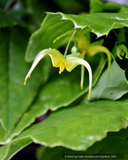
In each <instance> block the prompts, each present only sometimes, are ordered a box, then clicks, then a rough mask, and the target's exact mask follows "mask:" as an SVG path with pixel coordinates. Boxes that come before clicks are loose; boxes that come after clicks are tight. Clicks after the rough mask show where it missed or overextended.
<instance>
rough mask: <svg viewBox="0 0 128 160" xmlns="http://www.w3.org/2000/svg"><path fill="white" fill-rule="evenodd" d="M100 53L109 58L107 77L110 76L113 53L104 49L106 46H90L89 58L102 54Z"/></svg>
mask: <svg viewBox="0 0 128 160" xmlns="http://www.w3.org/2000/svg"><path fill="white" fill-rule="evenodd" d="M100 52H104V53H106V54H107V57H108V73H107V75H106V77H107V76H108V75H109V72H110V67H111V53H110V51H109V50H108V49H107V48H106V47H104V46H100V45H98V46H90V47H89V48H88V55H89V56H94V55H95V54H97V53H100Z"/></svg>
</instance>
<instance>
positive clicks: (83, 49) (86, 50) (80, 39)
mask: <svg viewBox="0 0 128 160" xmlns="http://www.w3.org/2000/svg"><path fill="white" fill-rule="evenodd" d="M76 42H77V46H78V48H79V50H80V53H81V55H82V57H83V58H84V57H85V55H86V54H87V55H89V56H94V55H95V54H97V53H101V52H103V53H106V55H107V57H108V73H107V75H106V77H107V76H108V75H109V72H110V67H111V53H110V51H109V50H108V49H107V48H106V47H104V46H101V45H99V44H97V42H94V43H92V44H90V42H89V41H88V40H87V39H86V37H85V35H84V34H83V33H82V32H81V31H79V32H78V33H77V35H76Z"/></svg>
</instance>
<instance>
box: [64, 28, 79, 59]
mask: <svg viewBox="0 0 128 160" xmlns="http://www.w3.org/2000/svg"><path fill="white" fill-rule="evenodd" d="M75 33H76V30H75V31H74V32H73V34H72V36H71V38H70V40H69V42H68V44H67V46H66V49H65V52H64V58H66V55H67V51H68V48H69V45H70V43H71V40H72V38H73V36H74V34H75Z"/></svg>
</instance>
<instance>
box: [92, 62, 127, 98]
mask: <svg viewBox="0 0 128 160" xmlns="http://www.w3.org/2000/svg"><path fill="white" fill-rule="evenodd" d="M106 73H107V70H106V71H105V72H104V73H103V74H102V76H101V77H100V79H99V81H98V82H97V84H96V85H95V87H94V88H93V90H92V93H91V97H90V101H92V100H98V99H111V100H116V99H119V98H121V97H122V96H123V95H125V94H126V93H128V83H127V80H126V78H125V74H124V71H123V70H122V69H121V68H120V67H119V66H118V65H117V63H116V62H115V61H114V62H113V64H112V66H111V70H110V74H109V75H108V77H106Z"/></svg>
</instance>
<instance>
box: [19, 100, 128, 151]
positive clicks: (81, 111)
mask: <svg viewBox="0 0 128 160" xmlns="http://www.w3.org/2000/svg"><path fill="white" fill-rule="evenodd" d="M127 104H128V100H127V99H124V100H121V101H105V100H104V101H97V102H92V103H89V104H83V105H78V106H68V107H66V108H63V109H60V110H57V111H55V112H52V113H51V114H50V115H49V117H48V118H47V119H45V121H42V122H40V123H38V124H35V125H32V126H30V127H29V128H27V129H26V130H25V131H23V132H22V133H21V134H20V135H19V138H22V137H26V136H27V137H31V138H32V140H33V141H34V142H36V143H40V144H43V145H45V146H50V147H55V146H64V147H66V148H70V149H73V150H86V149H87V148H89V147H90V146H91V145H93V144H94V143H95V142H96V141H100V140H102V139H103V138H105V137H106V135H107V132H108V131H119V130H120V129H121V128H126V127H127V126H128V120H127V119H128V105H127Z"/></svg>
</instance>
